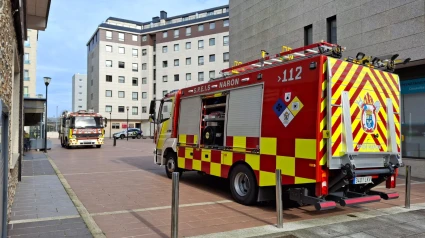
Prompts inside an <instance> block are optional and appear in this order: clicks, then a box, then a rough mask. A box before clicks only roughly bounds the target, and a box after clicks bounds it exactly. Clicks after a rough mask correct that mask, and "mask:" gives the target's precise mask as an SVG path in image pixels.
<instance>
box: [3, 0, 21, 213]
mask: <svg viewBox="0 0 425 238" xmlns="http://www.w3.org/2000/svg"><path fill="white" fill-rule="evenodd" d="M11 9H12V6H11V1H3V6H1V7H0V26H1V27H0V75H1V76H0V77H1V78H0V98H1V99H2V100H3V102H4V104H5V106H6V108H7V109H8V110H9V111H11V110H12V109H11V105H12V83H13V76H14V75H13V69H14V67H15V68H16V67H19V66H17V65H14V62H15V60H14V52H17V49H16V45H17V40H16V34H15V28H14V24H13V18H12V10H11ZM20 57H22V56H20ZM18 62H19V61H18ZM10 118H11V115H10V113H9V119H10ZM15 131H16V130H15ZM7 133H8V138H9V140H11V138H12V123H11V120H9V131H8V132H7ZM11 145H12V143H11V141H9V160H11V159H12V149H11ZM18 171H19V165H18V164H17V165H16V166H15V168H14V169H12V170H9V175H8V177H9V183H8V191H9V193H8V216H9V214H10V212H11V207H12V204H13V198H14V195H15V190H16V185H17V183H18Z"/></svg>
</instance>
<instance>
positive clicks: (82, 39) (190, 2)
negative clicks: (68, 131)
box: [36, 0, 229, 117]
mask: <svg viewBox="0 0 425 238" xmlns="http://www.w3.org/2000/svg"><path fill="white" fill-rule="evenodd" d="M226 4H229V1H228V0H52V1H51V6H50V13H49V19H48V23H47V28H46V30H45V31H40V32H39V34H38V48H37V88H36V93H37V94H43V95H45V93H46V91H45V90H46V87H45V85H44V81H43V77H46V76H47V77H51V78H52V81H51V82H50V85H49V87H48V111H47V112H48V117H56V109H57V113H58V114H57V115H58V116H60V114H61V112H62V111H63V110H68V111H71V110H72V76H73V75H74V74H75V73H80V74H86V73H87V48H86V44H87V42H88V41H89V39H90V37H91V36H92V35H93V34H94V32H95V31H96V28H97V26H98V25H99V24H101V23H102V22H104V21H105V20H106V19H107V18H108V17H118V18H123V19H128V20H133V21H141V22H146V21H151V20H152V17H155V16H159V12H160V11H161V10H164V11H166V12H167V13H168V16H169V17H172V16H175V15H180V14H184V13H188V12H194V11H199V10H203V9H208V8H212V7H216V6H221V5H226Z"/></svg>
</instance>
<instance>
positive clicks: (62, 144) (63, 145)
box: [61, 138, 65, 147]
mask: <svg viewBox="0 0 425 238" xmlns="http://www.w3.org/2000/svg"><path fill="white" fill-rule="evenodd" d="M61 146H62V147H65V143H63V139H62V138H61Z"/></svg>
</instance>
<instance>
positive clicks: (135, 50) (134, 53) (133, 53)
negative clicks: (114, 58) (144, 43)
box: [131, 49, 139, 58]
mask: <svg viewBox="0 0 425 238" xmlns="http://www.w3.org/2000/svg"><path fill="white" fill-rule="evenodd" d="M131 52H132V53H131V54H132V55H133V57H134V58H137V57H139V50H138V49H133V50H132V51H131Z"/></svg>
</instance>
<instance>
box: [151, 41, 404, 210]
mask: <svg viewBox="0 0 425 238" xmlns="http://www.w3.org/2000/svg"><path fill="white" fill-rule="evenodd" d="M343 50H344V49H343V48H342V47H341V46H339V45H336V44H329V43H326V42H320V43H316V44H313V45H309V46H305V47H301V48H298V49H291V50H289V51H285V52H281V53H279V54H277V55H273V56H267V55H266V54H265V52H263V56H262V57H261V58H260V59H258V60H255V61H252V62H248V63H244V64H241V63H239V65H237V66H235V67H232V68H229V69H226V70H223V71H222V73H223V74H224V76H223V77H221V78H219V79H214V80H210V81H209V82H207V83H205V84H201V85H197V86H193V87H188V88H183V89H181V90H177V91H174V92H171V93H169V94H167V95H166V96H165V97H164V98H163V99H162V100H160V106H159V112H158V114H157V116H155V109H154V108H155V102H154V101H153V102H152V103H151V109H150V113H151V115H152V116H151V117H152V119H153V120H155V122H156V124H157V130H156V133H155V139H154V141H155V143H156V149H155V151H154V157H155V158H154V160H155V163H156V164H158V165H165V171H166V173H167V176H168V177H171V173H172V172H180V173H182V172H183V171H200V172H203V173H205V174H209V175H214V176H218V177H223V178H228V179H229V180H230V189H231V193H232V196H233V198H234V199H235V200H236V201H237V202H239V203H242V204H246V205H249V204H253V203H255V202H257V201H264V200H273V199H274V196H275V194H274V191H275V186H276V184H275V183H276V182H275V181H276V179H275V171H276V169H280V170H281V173H282V186H283V187H284V191H286V192H287V194H289V199H291V200H293V201H296V202H298V203H299V204H301V205H302V204H312V205H315V207H316V209H318V210H325V209H331V208H334V207H335V206H336V203H339V204H340V205H342V206H346V205H355V204H361V203H366V202H377V201H380V200H381V199H395V198H398V196H399V195H398V194H397V193H394V192H392V193H383V192H378V191H374V190H372V189H373V188H374V187H376V186H377V185H379V184H381V183H383V182H386V187H387V188H394V187H395V186H396V177H397V171H398V168H399V167H400V166H402V160H401V155H400V141H401V134H400V114H399V113H400V111H401V110H400V107H401V105H400V96H399V94H400V86H399V78H398V76H397V75H395V74H393V73H392V72H393V71H394V67H395V64H397V60H396V58H397V56H398V55H395V56H393V57H391V58H378V57H375V58H372V57H368V56H365V55H364V54H363V53H361V52H359V54H357V56H356V57H349V58H347V59H341V55H342V51H343ZM226 74H227V75H226Z"/></svg>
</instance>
